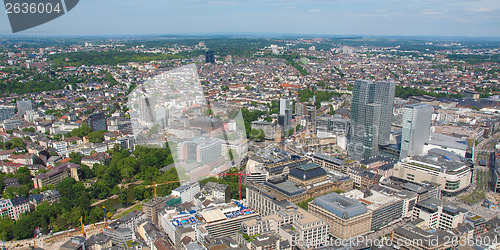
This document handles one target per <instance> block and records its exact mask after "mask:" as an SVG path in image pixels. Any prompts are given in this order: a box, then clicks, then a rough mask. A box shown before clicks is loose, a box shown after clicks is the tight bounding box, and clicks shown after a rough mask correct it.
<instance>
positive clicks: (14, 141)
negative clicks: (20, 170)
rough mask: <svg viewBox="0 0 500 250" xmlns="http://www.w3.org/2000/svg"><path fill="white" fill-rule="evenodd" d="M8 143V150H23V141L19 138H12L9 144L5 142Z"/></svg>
mask: <svg viewBox="0 0 500 250" xmlns="http://www.w3.org/2000/svg"><path fill="white" fill-rule="evenodd" d="M9 143H10V149H15V148H18V147H19V148H24V146H25V144H24V141H23V139H21V138H14V139H12V140H10V141H9V142H7V144H9Z"/></svg>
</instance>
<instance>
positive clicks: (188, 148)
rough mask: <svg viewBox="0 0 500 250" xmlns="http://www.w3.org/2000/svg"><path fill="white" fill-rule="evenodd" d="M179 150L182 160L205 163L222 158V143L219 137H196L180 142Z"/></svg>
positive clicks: (180, 159)
mask: <svg viewBox="0 0 500 250" xmlns="http://www.w3.org/2000/svg"><path fill="white" fill-rule="evenodd" d="M177 152H178V157H179V161H180V162H183V163H189V162H197V163H200V164H203V165H205V164H210V163H213V162H215V161H216V160H218V159H220V158H221V156H222V145H221V141H220V140H219V139H217V138H200V137H196V138H193V139H192V140H191V141H185V142H181V143H179V144H178V146H177Z"/></svg>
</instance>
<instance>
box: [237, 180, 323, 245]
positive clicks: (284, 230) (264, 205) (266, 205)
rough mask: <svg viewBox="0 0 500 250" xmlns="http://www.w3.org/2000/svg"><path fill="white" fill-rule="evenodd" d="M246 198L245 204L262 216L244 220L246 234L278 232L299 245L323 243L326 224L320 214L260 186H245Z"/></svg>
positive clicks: (284, 238)
mask: <svg viewBox="0 0 500 250" xmlns="http://www.w3.org/2000/svg"><path fill="white" fill-rule="evenodd" d="M247 200H248V206H249V207H251V208H254V209H255V211H257V212H259V213H261V215H262V216H263V217H261V218H255V220H248V221H246V222H245V223H243V230H244V232H246V233H247V234H249V235H251V234H253V233H257V234H258V233H264V232H277V233H279V235H280V236H281V238H282V239H283V240H288V242H290V244H292V245H296V246H298V247H300V248H301V249H305V248H317V247H320V246H322V245H325V243H326V240H327V238H328V228H329V227H328V224H327V223H326V222H325V221H324V220H322V219H321V218H319V217H317V216H314V215H313V214H312V213H310V212H308V211H306V210H304V209H302V208H300V207H298V206H296V205H294V204H292V203H290V202H289V201H287V200H285V199H284V198H283V197H282V196H280V195H277V194H275V193H273V192H270V191H269V189H268V188H265V187H262V186H259V187H256V186H252V185H250V186H247ZM276 230H277V231H276Z"/></svg>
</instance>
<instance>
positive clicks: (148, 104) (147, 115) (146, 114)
mask: <svg viewBox="0 0 500 250" xmlns="http://www.w3.org/2000/svg"><path fill="white" fill-rule="evenodd" d="M139 98H140V99H139V120H140V121H142V122H147V123H149V122H153V123H154V122H155V121H156V111H155V102H154V100H153V98H150V97H148V96H144V97H139Z"/></svg>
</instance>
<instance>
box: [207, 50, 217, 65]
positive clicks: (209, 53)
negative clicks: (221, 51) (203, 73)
mask: <svg viewBox="0 0 500 250" xmlns="http://www.w3.org/2000/svg"><path fill="white" fill-rule="evenodd" d="M205 63H215V55H214V52H213V51H211V50H208V51H207V52H205Z"/></svg>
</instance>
